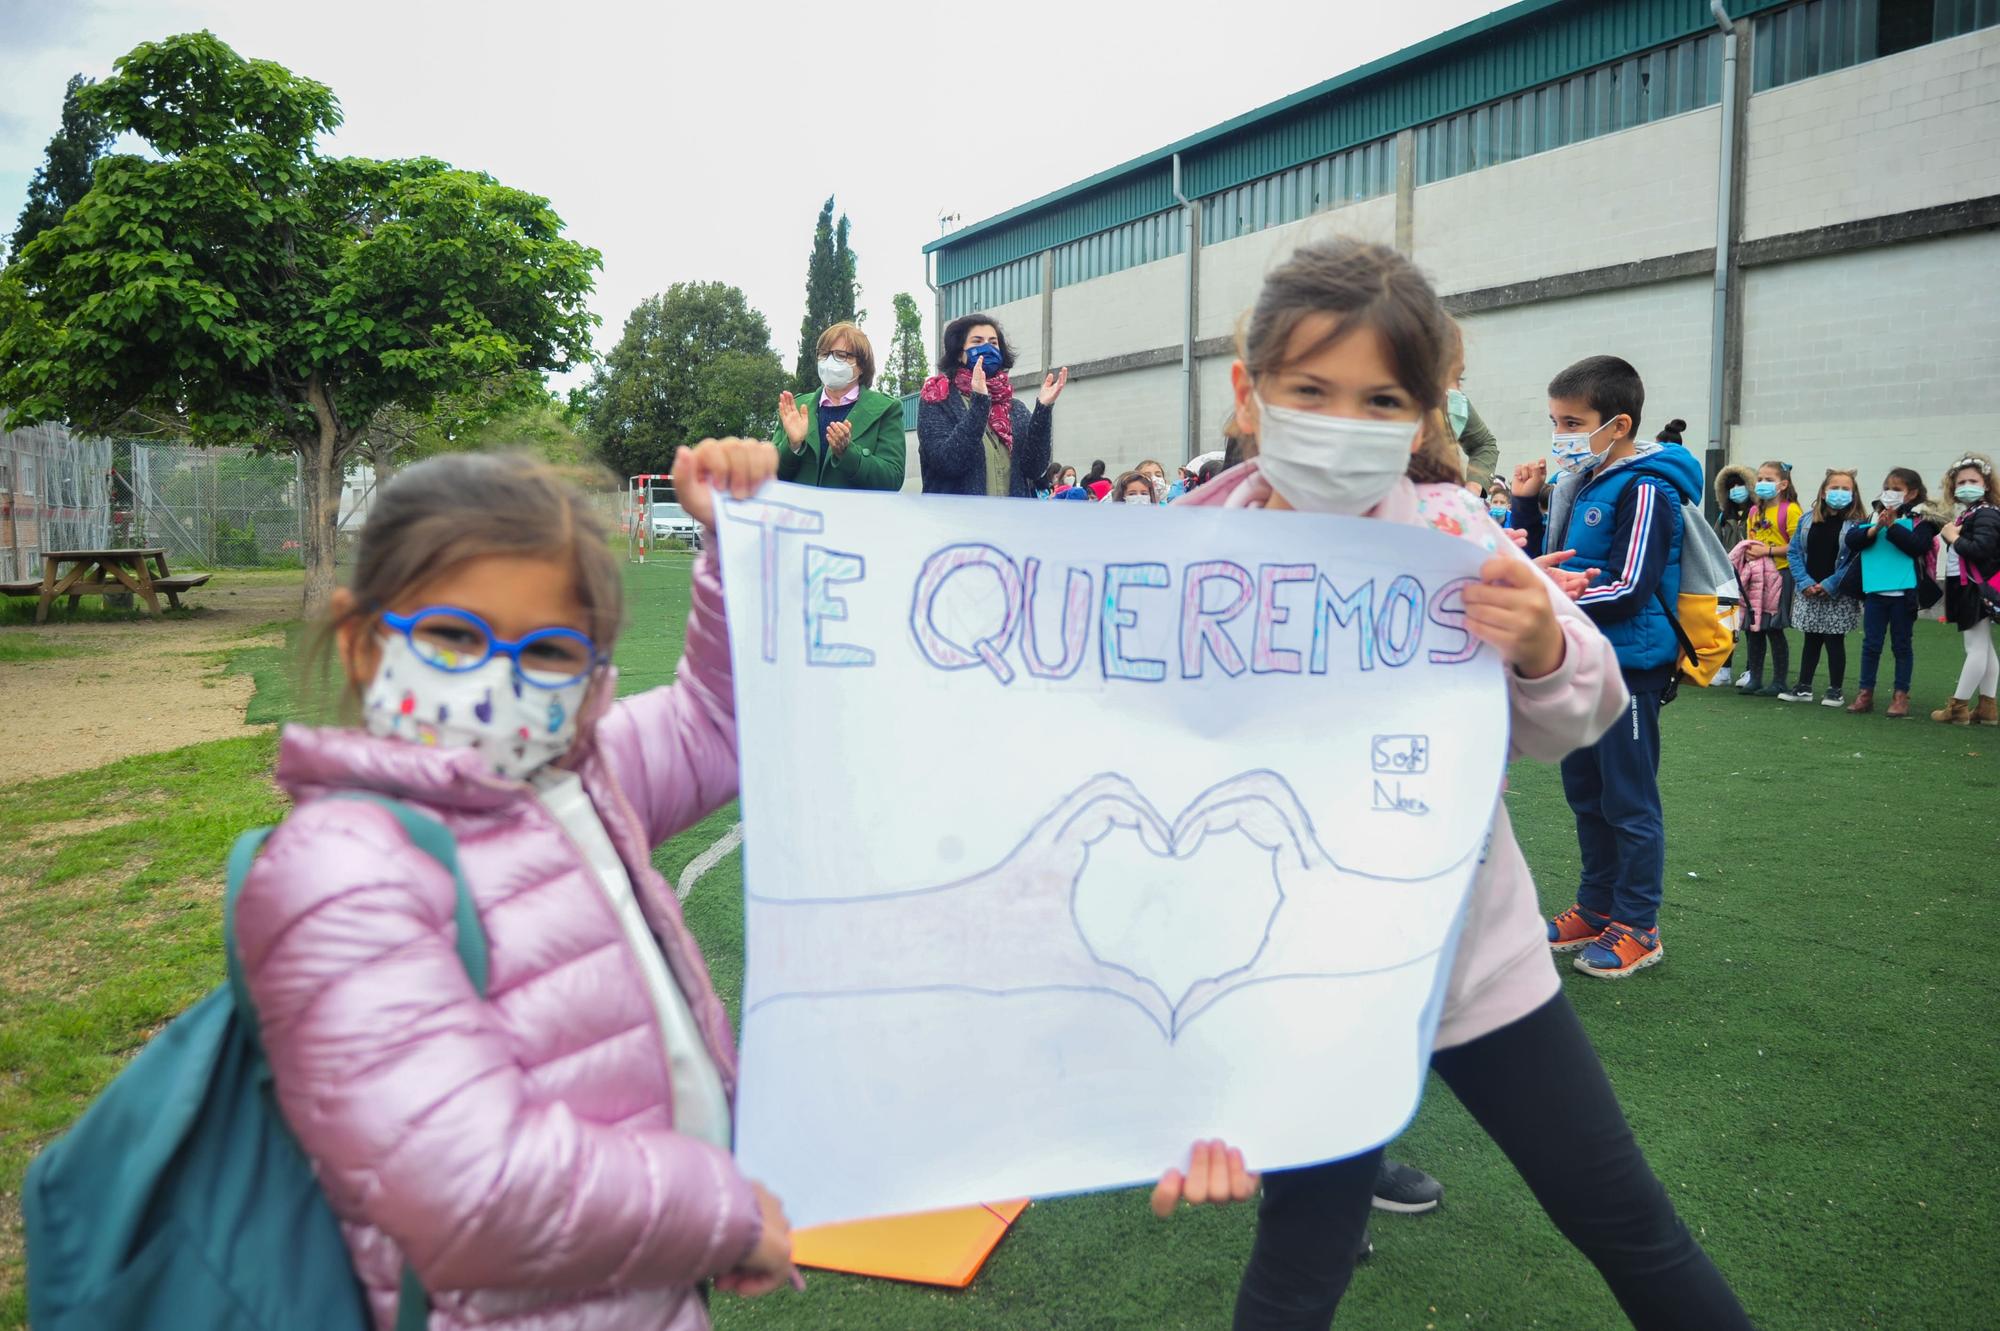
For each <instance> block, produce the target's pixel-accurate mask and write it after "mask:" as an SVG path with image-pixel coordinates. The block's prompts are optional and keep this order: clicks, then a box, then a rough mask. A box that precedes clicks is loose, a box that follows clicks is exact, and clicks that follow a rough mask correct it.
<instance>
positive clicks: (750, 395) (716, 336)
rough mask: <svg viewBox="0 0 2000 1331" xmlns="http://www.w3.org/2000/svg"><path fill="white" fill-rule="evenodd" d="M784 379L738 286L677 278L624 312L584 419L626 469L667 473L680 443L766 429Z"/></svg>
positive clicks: (610, 457)
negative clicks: (620, 332)
mask: <svg viewBox="0 0 2000 1331" xmlns="http://www.w3.org/2000/svg"><path fill="white" fill-rule="evenodd" d="M785 385H786V380H785V369H784V366H783V364H782V363H780V361H779V360H778V354H777V352H775V351H773V350H772V349H771V330H770V326H769V325H768V324H766V323H765V322H764V316H763V315H761V314H759V313H757V311H755V310H753V309H751V308H750V304H749V302H748V301H747V300H745V299H744V296H743V293H742V292H741V291H740V290H738V289H737V288H735V287H733V286H730V285H728V284H727V283H723V282H677V283H675V284H674V285H673V286H671V287H669V288H667V290H666V291H665V292H663V293H662V294H660V295H657V296H649V297H647V298H646V299H645V300H643V301H640V302H639V305H638V307H637V308H636V309H634V310H633V311H632V313H631V315H630V316H628V317H627V318H626V320H625V331H624V334H623V335H622V336H621V337H620V338H619V339H618V345H617V346H616V347H615V348H613V349H612V351H611V354H610V355H609V356H607V357H605V361H604V365H603V366H602V367H601V368H600V369H599V370H598V372H597V375H596V378H595V379H594V380H593V381H592V383H591V386H590V392H589V395H588V408H587V414H586V420H587V423H588V427H589V433H590V435H591V437H592V439H593V441H594V442H595V443H596V445H597V449H598V452H599V454H600V455H601V456H602V458H603V460H604V463H605V465H606V466H608V467H610V468H611V469H612V470H613V471H615V472H617V473H618V474H619V475H620V476H632V475H637V474H639V473H641V472H665V471H668V470H671V469H672V466H673V457H674V450H675V449H677V448H679V447H680V446H681V445H682V444H687V443H697V442H699V441H700V440H702V439H704V438H708V437H711V436H712V437H722V436H727V435H743V436H750V437H764V436H767V435H769V434H770V433H771V432H772V430H773V429H774V428H776V424H777V415H778V411H777V405H778V394H779V393H780V392H782V391H783V390H784V388H785Z"/></svg>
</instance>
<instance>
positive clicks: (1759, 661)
mask: <svg viewBox="0 0 2000 1331" xmlns="http://www.w3.org/2000/svg"><path fill="white" fill-rule="evenodd" d="M1766 643H1768V644H1770V648H1771V673H1770V674H1769V675H1768V676H1767V675H1766V674H1765V673H1764V646H1765V644H1766ZM1791 666H1792V647H1791V644H1790V643H1788V642H1786V641H1785V631H1784V630H1783V629H1760V630H1758V631H1757V632H1755V633H1752V634H1751V635H1750V673H1751V674H1752V675H1755V676H1756V677H1757V682H1758V683H1759V684H1760V685H1761V684H1771V683H1777V684H1781V685H1782V684H1784V683H1785V681H1786V677H1787V676H1788V675H1789V674H1790V672H1791Z"/></svg>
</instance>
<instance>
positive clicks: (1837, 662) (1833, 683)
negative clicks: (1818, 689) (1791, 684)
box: [1799, 633, 1847, 693]
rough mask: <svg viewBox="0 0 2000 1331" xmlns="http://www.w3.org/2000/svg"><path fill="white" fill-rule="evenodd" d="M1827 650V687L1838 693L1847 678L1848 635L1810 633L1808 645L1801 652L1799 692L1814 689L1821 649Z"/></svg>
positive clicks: (1807, 638)
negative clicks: (1813, 682) (1814, 675)
mask: <svg viewBox="0 0 2000 1331" xmlns="http://www.w3.org/2000/svg"><path fill="white" fill-rule="evenodd" d="M1822 646H1824V647H1825V648H1826V686H1827V687H1828V688H1830V689H1833V690H1835V691H1836V692H1837V691H1838V690H1839V689H1840V684H1841V681H1842V680H1844V679H1846V678H1847V635H1846V634H1845V633H1808V634H1806V645H1805V646H1804V647H1803V648H1801V649H1800V651H1799V691H1800V692H1801V693H1803V692H1805V691H1806V690H1808V689H1810V688H1811V687H1812V677H1813V671H1815V670H1817V669H1819V652H1820V648H1821V647H1822Z"/></svg>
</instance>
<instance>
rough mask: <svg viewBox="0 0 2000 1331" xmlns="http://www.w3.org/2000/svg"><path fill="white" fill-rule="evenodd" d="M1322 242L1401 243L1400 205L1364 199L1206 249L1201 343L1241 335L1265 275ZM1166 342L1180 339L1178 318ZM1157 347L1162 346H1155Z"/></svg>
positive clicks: (1198, 332) (1391, 200)
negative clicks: (1303, 247) (1302, 248)
mask: <svg viewBox="0 0 2000 1331" xmlns="http://www.w3.org/2000/svg"><path fill="white" fill-rule="evenodd" d="M1322 236H1353V237H1355V238H1356V239H1358V240H1372V241H1376V242H1379V243H1381V244H1384V245H1390V244H1394V243H1395V240H1396V199H1395V196H1394V195H1384V196H1383V197H1381V198H1376V199H1364V200H1362V201H1361V202H1360V203H1354V204H1349V205H1348V206H1347V207H1345V208H1335V209H1333V210H1332V211H1330V212H1324V213H1315V214H1314V215H1313V216H1311V217H1308V218H1306V219H1304V220H1303V221H1298V222H1287V223H1286V224H1285V225H1283V226H1274V227H1272V228H1270V229H1269V230H1266V231H1258V232H1253V233H1252V234H1250V235H1247V236H1238V237H1237V238H1236V239H1234V240H1225V241H1220V242H1218V243H1216V244H1214V245H1204V246H1202V247H1201V260H1200V273H1199V278H1200V301H1199V303H1200V307H1201V309H1200V318H1199V320H1198V321H1197V322H1196V324H1195V337H1196V339H1197V340H1199V339H1201V338H1207V337H1226V336H1228V335H1230V334H1232V333H1234V332H1235V331H1236V321H1237V319H1239V318H1240V317H1241V316H1242V314H1243V312H1244V311H1245V310H1247V309H1249V308H1250V303H1251V302H1252V301H1254V300H1256V299H1257V290H1258V288H1259V287H1261V286H1262V285H1263V284H1264V274H1265V273H1267V272H1269V271H1270V270H1271V268H1272V266H1273V265H1275V264H1277V263H1278V262H1280V261H1281V260H1283V259H1284V258H1285V256H1286V255H1288V254H1290V253H1291V252H1292V251H1293V250H1295V249H1297V248H1298V247H1299V245H1300V244H1301V243H1302V242H1304V241H1307V240H1314V239H1318V238H1320V237H1322ZM1175 319H1176V321H1177V322H1176V323H1175V324H1174V325H1173V328H1172V330H1171V333H1170V335H1169V336H1168V337H1167V338H1165V339H1163V341H1169V342H1170V341H1174V340H1175V339H1176V338H1178V337H1179V335H1180V324H1179V323H1178V319H1179V313H1178V307H1176V313H1175ZM1155 345H1157V343H1156V344H1155Z"/></svg>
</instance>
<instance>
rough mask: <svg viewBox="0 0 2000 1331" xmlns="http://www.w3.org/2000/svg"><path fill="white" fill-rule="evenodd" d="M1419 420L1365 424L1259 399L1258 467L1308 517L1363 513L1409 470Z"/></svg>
mask: <svg viewBox="0 0 2000 1331" xmlns="http://www.w3.org/2000/svg"><path fill="white" fill-rule="evenodd" d="M1420 424H1421V422H1419V421H1369V420H1357V419H1355V418H1354V417H1351V416H1323V415H1321V414H1320V413H1319V412H1316V411H1296V410H1293V409H1292V408H1290V407H1273V406H1271V405H1269V404H1268V403H1266V402H1265V401H1264V400H1263V399H1262V398H1259V399H1258V400H1257V468H1258V470H1259V471H1261V472H1263V473H1264V476H1265V478H1266V479H1268V480H1269V481H1270V482H1271V488H1272V489H1274V490H1276V491H1277V492H1278V493H1279V494H1281V495H1283V496H1284V497H1285V501H1286V502H1287V503H1289V504H1290V505H1291V506H1292V507H1293V508H1296V509H1299V510H1300V511H1302V512H1306V513H1348V514H1359V513H1366V512H1367V511H1368V510H1369V509H1371V508H1373V507H1375V505H1377V504H1379V503H1381V502H1382V500H1383V499H1384V498H1385V497H1387V495H1388V494H1389V492H1390V491H1391V490H1393V489H1395V488H1396V482H1397V481H1399V480H1401V479H1402V477H1403V475H1404V473H1405V472H1406V471H1408V470H1409V466H1410V445H1411V444H1412V443H1414V442H1415V441H1416V438H1417V428H1418V426H1419V425H1420Z"/></svg>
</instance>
